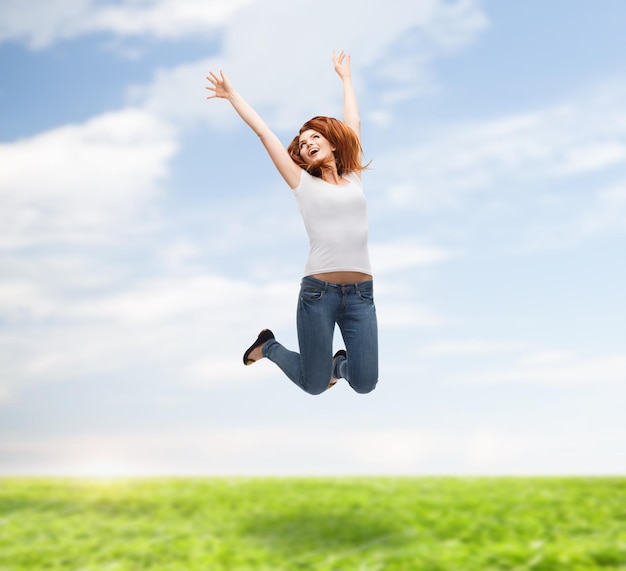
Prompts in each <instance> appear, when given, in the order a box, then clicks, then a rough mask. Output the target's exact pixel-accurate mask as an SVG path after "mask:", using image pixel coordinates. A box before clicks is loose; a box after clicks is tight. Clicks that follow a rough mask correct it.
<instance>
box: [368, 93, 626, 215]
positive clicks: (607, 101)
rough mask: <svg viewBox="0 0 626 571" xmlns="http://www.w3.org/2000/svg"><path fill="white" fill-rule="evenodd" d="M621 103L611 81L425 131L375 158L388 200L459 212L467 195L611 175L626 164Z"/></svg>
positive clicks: (623, 97)
mask: <svg viewBox="0 0 626 571" xmlns="http://www.w3.org/2000/svg"><path fill="white" fill-rule="evenodd" d="M625 101H626V86H625V85H624V84H616V83H613V84H611V85H610V86H599V87H597V88H596V89H595V91H594V92H593V93H591V94H587V95H583V96H580V97H579V98H578V100H576V101H573V102H570V103H567V104H563V105H558V106H555V107H552V108H547V109H543V110H537V111H531V112H526V113H520V114H517V115H513V116H509V117H500V118H497V119H489V120H485V121H474V122H471V123H465V124H460V125H449V126H447V127H444V128H441V129H438V130H437V131H434V132H430V133H425V135H424V136H425V138H427V139H428V141H429V142H428V143H424V144H419V145H417V146H414V147H413V148H412V149H408V150H407V151H406V153H400V154H397V153H396V151H395V150H394V153H393V154H390V155H389V156H384V157H381V158H379V159H378V161H377V162H378V164H379V165H384V167H385V169H386V172H385V174H386V175H387V176H388V177H389V179H390V184H389V187H388V188H389V193H388V197H389V199H390V200H391V201H393V202H394V203H395V204H396V205H399V206H402V207H405V208H406V207H413V208H416V209H432V208H449V207H457V208H458V207H459V206H461V205H463V204H465V201H466V200H468V199H469V197H470V196H471V197H472V199H473V200H475V197H476V195H490V194H491V193H493V192H494V191H496V192H497V193H498V196H501V195H502V193H511V192H519V189H520V187H522V186H523V188H524V192H525V193H528V188H529V185H531V186H530V188H532V185H536V183H537V181H550V180H554V179H561V178H565V177H573V176H578V177H581V176H583V175H587V174H592V173H598V172H602V171H608V172H610V169H612V168H614V167H616V166H623V165H624V164H626V145H625V144H624V138H625V137H626V113H625V112H624V102H625ZM407 164H410V165H411V169H410V173H407V170H406V165H407Z"/></svg>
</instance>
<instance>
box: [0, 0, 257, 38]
mask: <svg viewBox="0 0 626 571" xmlns="http://www.w3.org/2000/svg"><path fill="white" fill-rule="evenodd" d="M254 1H255V0H141V1H139V2H137V1H133V0H126V1H124V2H121V3H120V2H115V3H114V2H108V3H107V2H98V1H97V0H31V1H30V2H29V3H28V5H27V6H26V5H24V3H23V2H20V1H19V0H8V1H5V2H2V4H0V41H3V40H4V41H7V40H17V41H24V42H25V43H26V44H27V45H28V46H29V47H31V48H33V49H41V48H45V47H48V46H49V45H50V44H53V43H55V42H58V41H60V40H67V39H73V38H77V37H79V36H83V35H87V34H95V33H100V32H106V33H110V34H114V35H118V36H153V37H156V38H161V39H175V38H183V37H186V36H189V35H190V34H197V35H200V34H206V33H210V32H215V31H216V30H217V29H218V28H219V27H220V26H222V25H224V23H225V22H226V21H228V19H229V18H231V17H232V16H233V14H235V13H236V12H237V11H239V10H241V9H242V8H245V7H247V6H249V5H250V4H251V3H253V2H254Z"/></svg>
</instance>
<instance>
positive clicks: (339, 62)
mask: <svg viewBox="0 0 626 571" xmlns="http://www.w3.org/2000/svg"><path fill="white" fill-rule="evenodd" d="M333 64H334V65H335V71H336V72H337V74H338V75H339V77H341V79H345V78H346V77H350V56H346V54H345V53H344V52H343V50H342V51H341V52H339V55H336V54H335V50H333Z"/></svg>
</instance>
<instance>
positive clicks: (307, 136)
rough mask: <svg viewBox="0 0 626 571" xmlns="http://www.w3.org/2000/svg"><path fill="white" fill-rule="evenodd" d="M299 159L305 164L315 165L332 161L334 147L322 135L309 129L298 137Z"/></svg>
mask: <svg viewBox="0 0 626 571" xmlns="http://www.w3.org/2000/svg"><path fill="white" fill-rule="evenodd" d="M298 146H299V149H300V157H302V160H303V161H304V162H305V163H307V164H315V163H322V162H327V161H329V160H334V158H335V155H334V154H333V151H334V150H335V149H334V147H333V146H332V145H331V144H330V142H329V141H328V139H326V138H324V136H323V135H321V134H320V133H318V132H317V131H314V130H313V129H309V130H308V131H304V132H303V133H302V134H301V135H300V140H299V143H298Z"/></svg>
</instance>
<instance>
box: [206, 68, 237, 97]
mask: <svg viewBox="0 0 626 571" xmlns="http://www.w3.org/2000/svg"><path fill="white" fill-rule="evenodd" d="M207 79H208V80H209V83H211V85H207V86H206V88H207V89H208V90H209V91H212V92H213V95H209V96H208V97H207V99H215V98H216V97H219V98H222V99H227V98H228V97H229V95H231V93H232V91H233V88H232V86H231V85H230V82H229V81H228V78H227V77H226V75H225V74H224V72H223V71H221V70H220V75H219V77H218V76H217V75H216V74H215V73H213V72H212V71H210V72H209V75H207Z"/></svg>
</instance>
